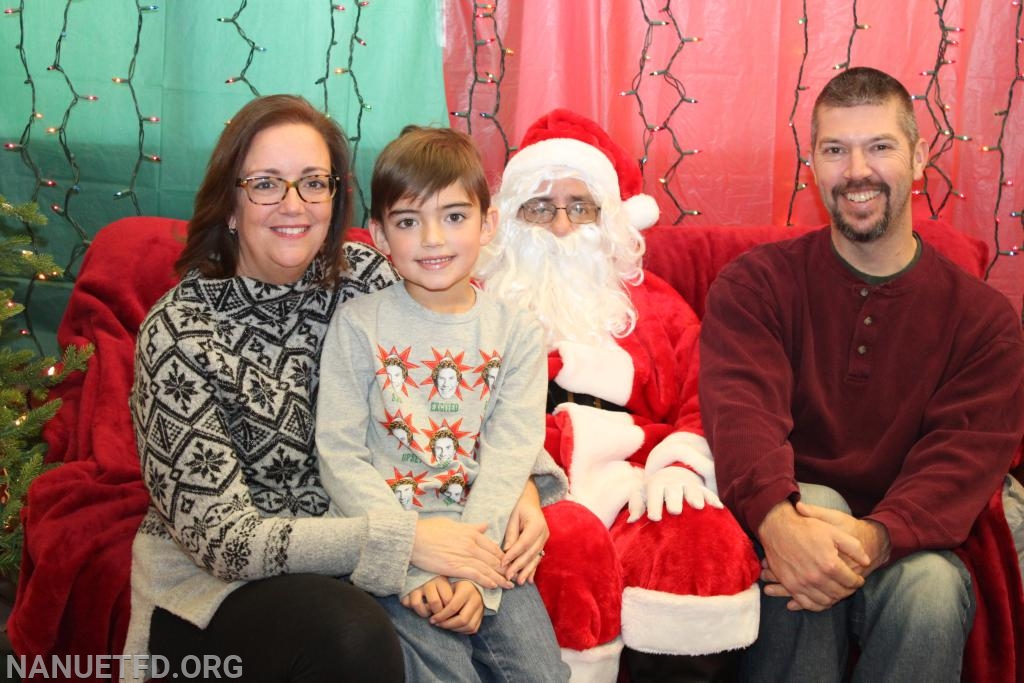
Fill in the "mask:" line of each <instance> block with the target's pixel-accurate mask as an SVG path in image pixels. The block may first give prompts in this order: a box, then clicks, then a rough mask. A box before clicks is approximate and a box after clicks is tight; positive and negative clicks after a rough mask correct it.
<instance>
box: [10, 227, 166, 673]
mask: <svg viewBox="0 0 1024 683" xmlns="http://www.w3.org/2000/svg"><path fill="white" fill-rule="evenodd" d="M183 227H184V223H183V222H182V221H172V220H169V219H154V218H142V219H139V218H132V219H125V220H121V221H118V222H116V223H113V224H111V225H110V226H108V227H106V228H104V229H103V230H101V231H100V233H99V234H98V235H97V236H96V239H95V240H94V242H93V244H92V246H91V247H90V249H89V251H88V252H87V253H86V256H85V259H84V261H83V263H82V268H81V275H80V277H79V279H78V282H77V284H76V285H75V288H74V291H73V293H72V296H71V300H70V302H69V304H68V308H67V311H66V312H65V314H64V318H63V320H62V321H61V325H60V328H59V330H58V337H57V338H58V341H59V343H60V344H61V346H64V345H67V344H75V345H78V346H84V345H85V344H93V346H94V347H95V353H94V355H93V357H92V358H91V359H90V360H89V369H88V371H87V372H86V373H84V374H82V373H78V374H77V375H76V376H74V377H72V378H69V379H68V381H67V382H65V383H63V384H61V385H60V386H59V387H57V389H56V390H55V391H54V395H55V396H60V398H61V399H62V400H63V402H64V403H63V406H62V407H61V410H60V412H59V413H58V415H57V416H56V417H55V418H54V419H53V420H52V421H51V422H50V423H48V424H47V426H46V429H45V431H44V437H45V438H46V440H47V441H48V442H49V444H50V450H49V452H48V453H47V459H48V460H49V461H51V462H63V463H64V464H63V465H61V466H60V467H57V468H54V469H53V470H50V471H49V472H46V473H45V474H43V475H41V476H40V477H39V478H38V479H37V480H36V481H35V482H34V483H33V484H32V486H31V488H30V489H29V495H28V504H27V506H26V507H25V509H24V512H23V517H22V519H23V522H24V524H25V529H26V534H25V549H24V554H23V561H22V568H21V576H20V580H19V584H18V594H17V597H16V600H15V605H14V610H13V612H12V614H11V617H10V620H9V621H8V624H7V626H8V633H9V635H10V638H11V643H12V645H13V646H14V649H15V651H16V652H17V653H18V654H20V655H25V656H27V657H34V656H35V655H44V656H47V657H48V656H49V655H51V654H59V655H64V654H91V655H97V654H120V652H121V647H122V645H123V644H124V638H125V633H126V631H127V628H128V614H129V598H130V590H129V574H130V570H131V544H132V540H133V539H134V538H135V530H136V528H137V527H138V525H139V521H140V520H141V519H142V516H143V515H144V514H145V511H146V507H147V505H148V502H149V496H148V494H147V493H146V491H145V489H144V488H143V486H142V481H141V478H140V474H139V459H138V455H137V453H136V450H135V437H134V432H133V430H132V424H131V418H130V415H129V413H128V395H129V392H130V391H131V384H132V377H133V368H132V365H133V360H134V355H135V335H136V334H137V332H138V329H139V324H140V323H141V322H142V319H143V318H144V317H145V315H146V313H147V312H148V311H149V308H150V306H152V304H153V303H154V302H155V301H156V299H157V298H159V297H160V295H162V294H163V293H164V292H165V291H166V290H168V289H170V288H171V287H172V286H173V285H174V283H175V282H176V280H177V278H176V277H175V275H174V272H173V267H172V264H173V262H174V259H175V258H177V255H178V252H179V251H180V249H181V244H180V243H178V242H176V241H175V240H174V239H173V237H172V232H177V233H178V234H181V233H182V228H183ZM47 661H49V660H48V659H47Z"/></svg>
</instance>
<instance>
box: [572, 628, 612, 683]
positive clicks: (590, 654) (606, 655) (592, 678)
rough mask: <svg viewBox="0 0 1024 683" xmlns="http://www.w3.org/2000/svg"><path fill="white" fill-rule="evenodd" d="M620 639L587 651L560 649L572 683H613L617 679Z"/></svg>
mask: <svg viewBox="0 0 1024 683" xmlns="http://www.w3.org/2000/svg"><path fill="white" fill-rule="evenodd" d="M621 655H622V638H621V637H617V638H616V639H615V640H612V641H609V642H607V643H605V644H604V645H598V646H596V647H592V648H590V649H589V650H570V649H569V648H565V647H563V648H562V661H563V662H565V663H566V664H568V665H569V668H570V669H572V674H571V677H570V678H569V680H570V681H571V682H572V683H615V681H617V680H618V678H619V657H620V656H621Z"/></svg>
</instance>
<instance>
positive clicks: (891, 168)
mask: <svg viewBox="0 0 1024 683" xmlns="http://www.w3.org/2000/svg"><path fill="white" fill-rule="evenodd" d="M927 161H928V149H927V145H926V143H925V141H924V140H923V139H922V138H921V136H920V134H919V133H918V129H917V123H916V120H915V118H914V111H913V104H912V101H911V98H910V95H909V94H908V93H907V91H906V89H905V88H904V87H903V86H902V85H901V84H900V83H899V82H898V81H897V80H895V79H894V78H892V77H890V76H888V75H886V74H884V73H882V72H880V71H877V70H875V69H869V68H854V69H849V70H848V71H845V72H844V73H841V74H839V75H838V76H836V77H835V78H833V79H832V80H831V81H830V82H829V83H828V84H827V85H826V86H825V88H824V89H823V90H822V92H821V94H820V95H819V96H818V99H817V100H816V102H815V105H814V111H813V120H812V127H811V162H812V165H811V168H812V170H813V173H814V178H815V181H816V183H817V185H818V189H819V191H820V193H821V198H822V201H823V202H824V204H825V206H826V208H827V209H828V212H829V214H830V216H831V225H830V226H829V227H827V228H825V229H823V230H821V231H815V232H812V233H810V234H808V235H806V236H803V237H799V238H797V239H794V240H790V241H787V242H782V243H779V244H773V245H765V246H762V247H760V248H757V249H754V250H753V251H751V252H749V253H748V254H746V255H745V256H743V257H740V258H739V259H737V260H736V261H735V262H733V263H732V264H730V265H729V266H728V267H726V268H725V269H723V270H722V272H721V274H720V275H719V277H718V279H717V280H716V282H715V283H714V284H713V285H712V287H711V290H710V291H709V295H708V305H707V313H706V314H705V318H704V321H703V329H702V330H701V344H700V356H701V383H700V396H701V405H702V407H703V411H704V425H705V427H706V429H707V434H708V440H709V442H710V443H711V446H712V448H713V449H714V452H715V466H716V470H717V474H718V481H719V483H720V484H721V486H722V489H721V490H722V494H723V495H722V498H723V500H724V501H725V503H726V505H727V506H728V507H729V508H730V509H732V510H733V511H734V512H735V513H736V515H737V517H738V518H739V520H740V521H741V523H743V524H744V526H745V527H746V528H747V529H748V530H749V531H750V532H751V533H752V534H753V535H754V536H755V537H756V539H757V541H758V542H759V543H760V546H761V547H762V548H763V551H764V561H763V565H762V566H763V572H762V581H763V584H764V588H763V595H762V601H761V629H760V635H759V636H758V640H757V642H756V643H755V644H754V646H753V647H751V648H750V649H749V650H748V651H747V652H746V653H745V654H744V656H743V660H742V664H741V673H742V677H743V678H744V679H746V680H757V681H775V680H793V681H798V680H815V681H829V680H832V681H838V680H840V679H841V678H842V677H843V676H844V675H845V674H846V673H847V672H848V670H849V668H850V666H851V664H850V662H851V661H853V658H852V657H850V656H849V655H848V643H849V641H850V640H853V641H854V642H856V644H857V645H858V647H859V655H858V657H857V658H856V661H855V663H854V664H853V667H854V680H867V681H922V680H927V681H958V680H960V673H961V666H962V657H963V652H964V646H965V643H966V641H967V637H968V634H969V632H970V629H971V624H972V620H973V618H974V612H975V593H974V590H972V580H971V575H970V573H969V572H968V569H967V567H966V566H965V564H964V562H963V561H962V560H961V559H960V558H959V557H958V555H957V554H955V553H954V552H952V549H954V548H957V547H958V546H960V545H961V544H962V543H963V542H964V540H965V538H967V536H968V533H969V531H970V530H971V527H972V524H973V523H974V521H975V519H976V518H978V516H979V514H980V513H981V512H982V510H983V509H985V507H986V504H987V503H988V501H989V499H990V498H991V497H992V495H993V493H994V492H996V491H997V490H998V489H999V487H1000V486H1001V484H1002V481H1003V478H1004V475H1005V474H1006V472H1007V470H1008V467H1009V464H1010V461H1011V458H1012V456H1013V453H1014V451H1015V449H1016V448H1017V447H1018V445H1019V444H1020V442H1021V432H1022V430H1024V385H1022V374H1021V373H1022V367H1024V344H1022V340H1021V333H1020V323H1019V321H1018V320H1017V317H1016V315H1015V314H1014V312H1013V310H1012V309H1011V306H1010V305H1009V302H1008V301H1007V300H1006V298H1005V297H1003V296H1002V295H1001V294H999V293H998V292H996V291H994V290H992V289H990V288H989V287H988V286H987V285H985V284H984V283H982V282H980V281H978V280H977V279H975V278H973V277H971V276H969V275H967V274H965V273H963V272H962V271H960V270H959V269H958V268H957V267H956V266H954V265H952V264H951V263H950V262H949V261H947V260H945V259H944V258H942V257H941V256H939V255H938V253H937V252H936V251H935V250H934V248H932V247H931V246H929V245H927V244H924V243H922V241H921V240H920V238H919V237H918V236H917V235H916V234H915V233H914V232H913V230H912V217H911V208H910V196H911V186H912V184H913V182H914V181H915V180H918V179H920V178H921V176H922V174H923V171H924V167H925V165H926V163H927ZM975 588H976V587H975Z"/></svg>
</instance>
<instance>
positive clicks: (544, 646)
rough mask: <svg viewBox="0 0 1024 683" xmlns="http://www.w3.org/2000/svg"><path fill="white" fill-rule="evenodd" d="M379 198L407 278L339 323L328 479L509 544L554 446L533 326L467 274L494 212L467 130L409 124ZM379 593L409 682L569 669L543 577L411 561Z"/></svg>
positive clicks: (388, 245)
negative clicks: (480, 529)
mask: <svg viewBox="0 0 1024 683" xmlns="http://www.w3.org/2000/svg"><path fill="white" fill-rule="evenodd" d="M371 194H372V201H371V211H370V214H371V220H370V231H371V233H372V235H373V239H374V242H375V243H376V244H377V246H378V247H379V248H380V249H381V250H382V251H383V252H384V253H385V254H387V255H388V256H390V257H391V260H392V263H393V264H394V266H395V268H396V269H397V270H398V272H399V274H400V275H401V276H402V278H403V281H402V286H395V287H390V288H387V289H385V290H383V291H381V292H379V293H376V294H372V295H367V296H363V297H359V298H358V299H356V300H353V301H351V302H349V303H346V304H345V306H344V307H342V308H339V313H338V314H336V315H335V316H334V318H333V319H332V321H331V324H330V329H329V330H328V333H327V340H326V342H325V345H324V352H323V356H322V359H321V375H320V377H321V380H320V396H319V401H318V409H317V428H316V439H317V447H318V450H319V458H320V472H321V476H322V478H323V481H324V486H325V488H326V489H327V491H328V493H329V494H330V495H331V498H332V501H333V502H334V504H335V505H336V506H337V507H338V508H339V509H340V510H341V511H342V512H343V513H344V514H346V515H366V514H367V513H369V514H370V516H371V517H373V516H374V514H375V513H377V514H379V515H386V514H387V513H388V512H392V511H393V512H394V513H397V512H398V511H400V510H402V509H403V508H404V509H413V510H418V511H419V512H420V514H429V515H435V516H445V517H449V518H451V519H454V520H457V521H461V522H467V523H482V522H485V523H486V524H487V531H488V535H490V536H491V538H492V539H493V540H494V541H495V542H497V543H500V542H501V539H502V536H503V535H504V532H505V526H506V525H507V523H508V519H509V515H510V513H511V511H512V509H513V507H514V506H515V503H516V501H517V499H518V498H519V495H520V494H521V493H522V491H523V487H524V486H525V485H526V482H527V478H528V477H529V475H530V473H531V468H532V467H533V465H534V462H535V461H536V460H537V457H538V456H539V455H540V454H541V452H542V450H543V438H544V400H545V395H546V374H545V373H546V366H545V362H544V361H545V351H544V345H543V337H542V333H541V328H540V325H539V323H538V322H537V320H536V319H535V318H534V317H533V316H532V315H531V314H529V313H526V312H525V311H522V310H519V309H518V308H517V307H515V306H511V305H508V304H505V303H502V302H500V301H499V300H497V299H495V298H493V297H490V296H487V295H486V294H484V293H483V292H481V291H479V290H478V289H476V287H474V286H473V284H472V283H471V281H470V275H471V273H472V272H473V269H474V267H475V265H476V260H477V255H478V253H479V251H480V248H481V247H482V246H483V245H485V244H487V243H488V242H489V241H490V240H491V238H492V237H493V235H494V230H495V226H496V222H497V212H496V210H495V209H494V208H492V207H491V206H490V193H489V189H488V187H487V183H486V179H485V177H484V172H483V167H482V164H481V161H480V156H479V153H478V152H477V150H476V148H475V147H474V145H473V142H472V140H471V139H470V138H469V137H468V136H467V135H465V134H462V133H458V132H456V131H452V130H449V129H441V128H419V127H415V126H410V127H407V128H406V129H405V130H404V131H403V133H402V135H400V136H399V137H398V138H397V139H396V140H394V141H392V142H391V143H390V144H389V145H388V146H387V147H385V148H384V150H383V151H382V152H381V155H380V157H379V158H378V159H377V163H376V165H375V167H374V171H373V178H372V184H371ZM396 367H400V368H401V371H397V372H396V370H395V368H396ZM495 367H497V372H496V373H495V372H494V368H495ZM378 600H379V601H380V602H381V604H382V605H383V606H384V607H385V609H386V610H388V612H389V614H390V615H391V617H392V620H393V621H394V624H395V627H396V629H397V630H398V632H399V635H400V637H401V639H402V646H403V653H404V656H405V664H406V675H407V676H408V678H409V680H415V681H424V680H439V681H452V680H460V681H461V680H476V679H477V678H478V677H479V675H480V673H478V671H477V668H478V667H479V668H483V669H485V670H487V671H488V674H489V678H491V679H498V680H504V679H505V677H509V680H545V681H549V680H565V679H567V677H568V669H567V667H565V665H563V664H562V662H561V660H560V658H559V649H558V645H557V643H556V641H555V638H554V633H553V631H552V629H551V624H550V621H549V619H548V616H547V613H546V611H545V610H544V606H543V604H542V602H541V600H540V597H539V595H538V593H537V591H536V588H535V587H534V586H533V584H532V583H527V584H525V585H522V586H519V587H517V588H515V589H513V590H509V591H505V592H504V594H503V593H502V591H501V589H500V588H496V589H482V588H481V587H479V586H477V585H475V584H473V583H471V582H469V581H456V582H454V583H451V582H449V580H448V579H447V578H446V577H443V576H434V575H432V574H430V573H427V572H424V571H422V570H420V569H419V568H417V567H414V566H410V567H409V573H408V580H407V582H406V587H405V590H404V591H403V596H402V597H401V598H399V597H397V596H387V597H381V598H378ZM499 603H500V609H499ZM485 610H486V612H487V615H488V616H487V618H486V619H484V612H485Z"/></svg>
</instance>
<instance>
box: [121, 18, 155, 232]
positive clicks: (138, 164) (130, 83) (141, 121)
mask: <svg viewBox="0 0 1024 683" xmlns="http://www.w3.org/2000/svg"><path fill="white" fill-rule="evenodd" d="M135 9H136V12H137V13H138V21H137V22H136V26H135V46H134V47H133V48H132V58H131V61H129V63H128V75H127V76H126V77H121V76H114V77H113V78H112V79H111V80H112V81H113V82H114V83H115V84H117V85H125V86H127V87H128V92H129V94H130V95H131V98H132V107H133V108H134V109H135V116H136V118H137V119H138V132H139V135H138V155H137V156H136V158H135V163H134V165H133V166H132V172H131V177H130V178H129V180H128V187H127V188H126V189H124V190H119V191H118V192H115V193H114V199H125V198H128V199H131V202H132V206H133V207H134V208H135V215H136V216H140V215H142V209H141V208H140V207H139V197H138V195H137V194H136V192H135V184H136V181H137V180H138V178H139V171H140V170H141V168H142V165H143V164H144V163H160V156H159V155H158V154H152V153H147V152H146V151H145V147H146V126H149V125H153V124H156V123H160V117H159V116H155V115H153V114H148V115H147V114H143V113H142V108H141V107H140V105H139V96H138V92H136V90H135V65H136V64H137V63H138V59H139V50H140V49H141V47H142V24H143V20H144V18H145V16H146V14H147V13H149V12H155V11H157V10H158V9H159V7H157V6H156V5H150V4H142V3H140V2H138V1H137V0H136V3H135Z"/></svg>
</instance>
